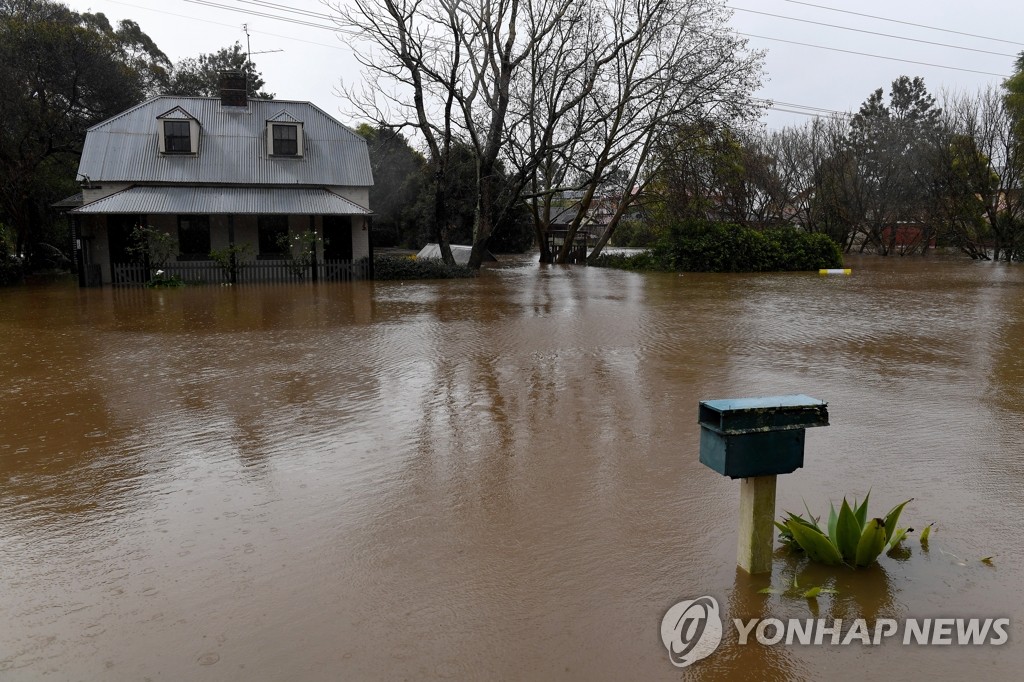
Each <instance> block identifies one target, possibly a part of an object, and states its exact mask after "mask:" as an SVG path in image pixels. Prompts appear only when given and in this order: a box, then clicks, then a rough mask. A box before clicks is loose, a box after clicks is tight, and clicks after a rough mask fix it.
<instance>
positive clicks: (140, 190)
mask: <svg viewBox="0 0 1024 682" xmlns="http://www.w3.org/2000/svg"><path fill="white" fill-rule="evenodd" d="M70 213H73V214H76V215H104V214H109V213H127V214H140V215H154V214H156V215H159V214H189V213H191V214H201V215H202V214H207V215H217V214H221V215H224V214H233V215H243V214H256V215H275V214H277V215H296V214H297V215H370V214H371V213H372V212H371V211H370V210H369V209H367V208H363V207H362V206H359V205H358V204H356V203H354V202H352V201H349V200H348V199H346V198H345V197H342V196H339V195H337V194H335V193H334V192H331V191H329V190H326V189H323V188H318V187H317V188H306V189H296V188H278V187H155V186H153V187H149V186H144V187H131V188H129V189H126V190H122V191H120V192H117V193H116V194H111V195H110V196H108V197H104V198H103V199H98V200H97V201H94V202H92V203H89V204H86V205H85V206H81V207H79V208H76V209H74V210H73V211H70Z"/></svg>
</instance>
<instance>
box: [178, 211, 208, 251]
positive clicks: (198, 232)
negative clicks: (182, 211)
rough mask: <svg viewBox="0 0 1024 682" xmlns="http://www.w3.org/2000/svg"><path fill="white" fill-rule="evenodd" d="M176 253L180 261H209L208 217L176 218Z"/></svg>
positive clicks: (185, 216) (182, 216) (190, 216)
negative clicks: (178, 253) (178, 254)
mask: <svg viewBox="0 0 1024 682" xmlns="http://www.w3.org/2000/svg"><path fill="white" fill-rule="evenodd" d="M178 251H179V252H180V253H181V255H180V256H179V258H180V259H181V260H209V258H210V216H205V215H180V216H178Z"/></svg>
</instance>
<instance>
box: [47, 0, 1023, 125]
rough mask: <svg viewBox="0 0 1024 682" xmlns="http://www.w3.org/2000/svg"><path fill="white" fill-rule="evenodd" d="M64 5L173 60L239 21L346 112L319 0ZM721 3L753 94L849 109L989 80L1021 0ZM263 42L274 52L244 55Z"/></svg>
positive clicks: (775, 120) (284, 76) (278, 82)
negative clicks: (903, 84) (759, 57)
mask: <svg viewBox="0 0 1024 682" xmlns="http://www.w3.org/2000/svg"><path fill="white" fill-rule="evenodd" d="M65 4H67V5H68V6H70V7H71V8H72V9H75V10H78V11H93V12H103V13H104V14H106V15H107V17H108V18H109V19H110V20H111V22H116V21H118V20H120V19H126V18H128V19H133V20H135V21H136V22H138V23H139V25H140V26H141V27H142V30H143V31H145V32H146V33H148V34H149V36H150V37H152V38H153V39H154V41H156V43H157V45H158V46H159V47H160V49H162V50H163V51H164V52H165V53H166V54H167V56H168V57H170V58H171V60H172V61H177V60H179V59H182V58H184V57H191V56H196V55H198V54H200V53H203V52H214V51H216V50H217V49H219V48H221V47H223V46H226V45H230V44H232V43H233V42H234V41H236V40H238V41H240V42H241V43H242V45H243V46H244V45H245V40H246V37H245V34H244V32H243V31H242V25H243V24H246V23H247V24H248V26H249V33H250V36H251V38H250V40H251V44H252V51H253V53H254V55H253V61H254V62H255V63H256V66H257V68H258V69H259V70H260V71H262V72H263V77H264V79H265V80H266V82H267V86H266V87H267V89H268V90H269V91H271V92H274V93H276V95H277V97H278V98H279V99H295V100H310V101H312V102H314V103H315V104H317V105H318V106H320V107H321V108H323V109H324V110H326V111H327V112H328V113H331V114H333V115H335V116H338V117H339V118H341V119H342V120H343V121H345V122H346V123H350V124H352V123H357V121H352V120H351V119H350V118H349V117H348V116H346V115H345V109H344V104H343V102H342V100H341V99H340V98H339V97H338V96H337V94H336V89H337V86H338V84H339V83H340V82H341V81H342V79H344V81H345V82H346V83H354V82H358V80H359V66H358V64H357V63H356V62H355V60H354V59H353V57H352V51H351V48H350V47H349V46H348V45H347V43H346V40H345V39H344V37H343V36H341V35H340V34H339V33H337V32H336V31H335V30H333V29H334V26H333V25H332V24H331V23H330V21H329V20H328V19H327V18H326V16H323V15H328V14H331V13H332V12H331V10H330V9H329V8H328V7H327V6H326V5H324V4H323V3H322V2H320V0H291V1H289V0H255V1H252V0H249V1H246V0H160V1H159V2H154V1H153V0H133V1H132V2H120V1H115V0H66V2H65ZM211 5H219V6H221V7H213V6H211ZM275 5H276V7H275ZM728 5H729V6H730V7H732V8H733V9H734V10H736V11H735V14H734V16H733V19H732V25H733V26H734V27H735V29H736V30H737V31H738V32H740V33H742V34H746V35H747V36H748V37H749V41H750V42H749V45H750V47H751V48H752V49H764V50H767V53H768V54H767V57H766V59H765V83H764V86H763V87H762V89H761V90H760V92H759V93H758V96H759V97H762V98H765V99H771V100H773V101H775V102H776V109H790V110H794V109H799V110H801V111H805V112H806V111H809V110H807V109H803V107H816V108H819V109H824V110H836V111H849V110H856V109H857V108H858V107H859V105H860V103H861V102H863V101H864V99H866V98H867V96H868V95H869V94H870V93H871V92H872V91H873V90H874V89H875V88H878V87H883V88H885V89H886V90H888V86H889V84H890V83H891V82H892V81H893V79H895V78H896V77H898V76H900V75H903V74H906V75H909V76H922V77H924V79H925V84H926V85H927V86H928V89H929V91H930V92H932V93H933V94H936V95H938V93H939V92H940V90H942V89H944V88H945V89H951V90H966V91H975V90H978V89H981V88H984V87H986V86H987V85H990V84H991V85H995V86H998V85H999V83H1000V82H1001V81H1002V79H1003V77H1005V76H1006V75H1008V74H1009V73H1010V71H1011V70H1012V65H1013V61H1014V57H1015V56H1016V55H1017V54H1019V53H1020V52H1021V51H1022V50H1024V31H1021V28H1022V27H1024V2H1021V0H978V1H975V2H941V1H940V2H935V1H934V0H932V1H926V0H902V1H900V2H892V1H891V0H888V1H882V0H858V2H848V1H844V0H816V1H815V2H811V3H807V2H795V1H793V0H730V1H729V3H728ZM225 8H230V9H225ZM283 8H290V9H293V10H301V11H304V12H306V14H297V13H293V12H288V11H287V10H285V9H283ZM828 8H831V9H828ZM835 10H845V12H840V11H835ZM755 11H756V12H758V13H755ZM850 12H857V13H859V14H860V15H873V16H874V17H877V18H871V17H867V16H858V15H855V14H851V13H850ZM759 13H762V14H759ZM261 14H262V15H272V16H261ZM769 14H770V15H776V16H768V15H769ZM275 17H287V18H290V19H294V20H298V21H302V22H306V24H303V25H300V24H296V23H291V22H288V21H284V20H282V19H279V18H275ZM798 19H799V20H802V21H797V20H798ZM885 19H888V20H898V21H900V22H907V23H895V22H894V21H886V20H885ZM808 22H818V23H808ZM309 24H312V25H309ZM822 24H830V26H825V25H822ZM841 27H845V28H841ZM926 27H931V28H926ZM848 29H857V30H848ZM935 29H944V30H935ZM865 31H867V32H865ZM877 34H888V35H887V36H883V35H877ZM964 34H973V35H964ZM754 36H757V37H754ZM908 38H910V39H914V40H916V41H927V42H913V41H911V40H906V39H908ZM783 41H790V42H783ZM793 43H804V45H797V44H793ZM928 43H941V44H942V45H936V44H928ZM811 45H813V46H817V47H810V46H811ZM954 46H955V47H954ZM824 48H831V49H824ZM958 48H968V49H958ZM266 50H282V51H281V52H270V53H267V54H255V53H256V52H261V51H266ZM838 50H846V51H847V52H841V51H838ZM851 52H859V53H866V54H870V55H877V56H865V55H860V54H851ZM993 53H995V54H993ZM879 57H886V58H887V59H882V58H879ZM896 60H908V61H909V62H920V63H908V61H896ZM978 72H981V73H978ZM794 105H799V106H794ZM766 120H767V123H768V125H769V126H771V127H780V126H783V125H789V124H794V123H802V122H803V121H806V120H808V117H807V116H806V115H803V114H794V113H788V112H785V111H778V110H775V111H771V112H769V113H768V115H767V119H766Z"/></svg>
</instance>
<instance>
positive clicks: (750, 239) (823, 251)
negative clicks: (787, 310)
mask: <svg viewBox="0 0 1024 682" xmlns="http://www.w3.org/2000/svg"><path fill="white" fill-rule="evenodd" d="M842 264H843V256H842V252H841V251H840V249H839V246H838V245H837V244H836V243H835V242H834V241H832V240H831V239H830V238H829V237H828V236H827V235H824V234H820V233H809V232H802V231H800V230H797V229H795V228H792V227H772V228H767V229H764V230H756V229H753V228H749V227H740V226H738V225H730V224H726V223H712V222H706V221H689V222H684V223H677V224H675V225H672V226H671V227H670V228H669V230H668V232H667V233H666V234H665V235H664V236H662V237H661V238H660V239H659V240H658V242H657V244H655V246H654V248H653V249H652V250H651V252H650V254H649V255H648V254H640V255H636V256H609V257H605V256H601V257H599V258H598V259H597V261H596V262H595V263H594V265H598V266H604V267H617V268H623V269H627V270H660V271H680V272H781V271H797V270H819V269H822V268H838V267H842Z"/></svg>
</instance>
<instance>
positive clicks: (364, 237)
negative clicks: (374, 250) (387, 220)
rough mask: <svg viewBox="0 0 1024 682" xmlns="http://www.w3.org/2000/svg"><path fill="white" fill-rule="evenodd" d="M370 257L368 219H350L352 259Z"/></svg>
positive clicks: (359, 217) (361, 217)
mask: <svg viewBox="0 0 1024 682" xmlns="http://www.w3.org/2000/svg"><path fill="white" fill-rule="evenodd" d="M369 255H370V230H369V219H368V218H366V217H365V216H353V217H352V258H353V259H355V260H359V259H360V258H367V257H369Z"/></svg>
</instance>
